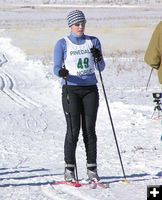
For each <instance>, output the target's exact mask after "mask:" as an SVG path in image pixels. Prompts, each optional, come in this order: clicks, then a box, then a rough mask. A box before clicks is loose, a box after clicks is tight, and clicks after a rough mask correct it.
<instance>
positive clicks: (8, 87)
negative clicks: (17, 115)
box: [0, 69, 41, 109]
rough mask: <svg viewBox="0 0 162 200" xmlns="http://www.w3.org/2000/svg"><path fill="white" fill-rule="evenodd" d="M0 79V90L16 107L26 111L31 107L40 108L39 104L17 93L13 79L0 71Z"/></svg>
mask: <svg viewBox="0 0 162 200" xmlns="http://www.w3.org/2000/svg"><path fill="white" fill-rule="evenodd" d="M0 79H1V86H0V90H1V91H2V92H3V93H4V94H6V95H7V96H8V97H9V98H10V99H11V100H12V101H14V103H16V104H17V105H18V106H20V107H25V108H28V109H29V108H31V106H32V107H33V106H34V107H38V108H39V107H41V105H40V104H38V103H36V102H34V101H32V100H31V99H29V98H28V97H26V96H25V95H23V94H21V93H20V92H19V91H17V90H16V83H15V81H14V79H13V78H12V77H11V76H10V75H9V74H8V73H6V72H5V71H4V70H2V69H1V70H0Z"/></svg>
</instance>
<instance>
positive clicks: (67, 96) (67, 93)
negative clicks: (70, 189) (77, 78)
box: [63, 65, 79, 183]
mask: <svg viewBox="0 0 162 200" xmlns="http://www.w3.org/2000/svg"><path fill="white" fill-rule="evenodd" d="M63 68H64V69H66V68H65V65H64V66H63ZM64 80H65V86H66V100H67V105H68V116H69V124H70V133H71V138H72V149H73V152H74V151H75V148H74V136H73V129H72V120H71V113H70V98H69V91H68V83H67V77H64ZM74 166H75V167H74V169H75V175H76V182H77V183H78V182H79V178H78V170H77V164H76V156H75V160H74Z"/></svg>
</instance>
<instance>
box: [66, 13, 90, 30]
mask: <svg viewBox="0 0 162 200" xmlns="http://www.w3.org/2000/svg"><path fill="white" fill-rule="evenodd" d="M67 22H68V26H69V27H70V26H72V25H73V24H75V23H79V22H86V19H85V15H84V13H83V12H82V11H81V10H73V11H71V12H70V13H69V14H68V16H67Z"/></svg>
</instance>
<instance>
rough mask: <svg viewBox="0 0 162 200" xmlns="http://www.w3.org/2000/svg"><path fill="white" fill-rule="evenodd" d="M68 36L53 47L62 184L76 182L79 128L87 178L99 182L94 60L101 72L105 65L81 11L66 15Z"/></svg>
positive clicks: (96, 40) (99, 47)
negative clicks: (61, 124) (61, 122)
mask: <svg viewBox="0 0 162 200" xmlns="http://www.w3.org/2000/svg"><path fill="white" fill-rule="evenodd" d="M67 23H68V26H69V28H70V30H71V33H70V35H69V36H66V37H64V38H62V39H60V40H58V41H57V43H56V45H55V48H54V74H55V75H57V76H59V77H60V78H62V81H61V82H62V105H63V110H64V114H65V118H66V123H67V131H66V136H65V142H64V160H65V173H64V178H65V181H76V179H77V178H76V173H75V169H76V168H75V167H76V160H75V151H76V146H77V141H78V136H79V131H80V126H82V131H83V141H84V144H85V149H86V158H87V175H88V177H89V179H90V180H94V179H95V180H97V181H98V180H100V178H99V176H98V172H97V136H96V131H95V125H96V118H97V110H98V106H99V94H98V88H97V85H96V84H97V79H96V75H95V68H97V67H95V66H96V65H95V61H96V62H98V65H97V66H98V67H99V69H100V70H101V71H102V70H104V68H105V62H104V60H103V56H102V50H101V44H100V41H99V39H98V38H96V37H94V36H88V35H85V34H84V31H85V25H86V19H85V15H84V13H83V12H82V11H81V10H73V11H71V12H70V13H69V14H68V16H67Z"/></svg>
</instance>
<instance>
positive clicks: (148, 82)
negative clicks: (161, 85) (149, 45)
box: [146, 68, 153, 91]
mask: <svg viewBox="0 0 162 200" xmlns="http://www.w3.org/2000/svg"><path fill="white" fill-rule="evenodd" d="M152 72H153V68H152V69H151V72H150V75H149V78H148V81H147V85H146V91H147V88H148V85H149V82H150V79H151V75H152Z"/></svg>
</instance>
